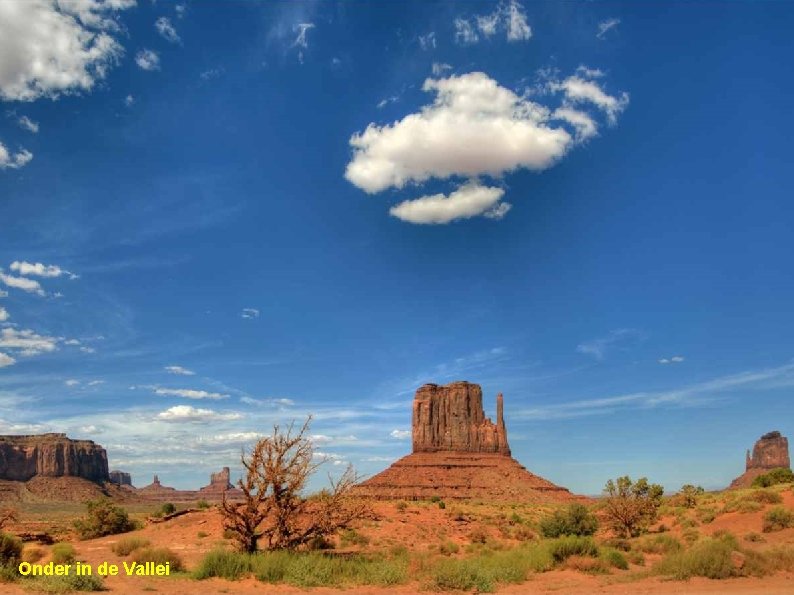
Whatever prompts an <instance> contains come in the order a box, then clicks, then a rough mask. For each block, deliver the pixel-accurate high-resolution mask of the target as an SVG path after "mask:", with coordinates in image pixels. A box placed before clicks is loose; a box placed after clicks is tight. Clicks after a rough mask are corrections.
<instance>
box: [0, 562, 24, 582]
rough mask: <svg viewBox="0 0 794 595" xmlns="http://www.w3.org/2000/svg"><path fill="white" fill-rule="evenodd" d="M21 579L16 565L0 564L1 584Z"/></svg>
mask: <svg viewBox="0 0 794 595" xmlns="http://www.w3.org/2000/svg"><path fill="white" fill-rule="evenodd" d="M19 579H20V576H19V571H18V570H17V568H16V566H0V584H2V583H15V582H17V581H18V580H19Z"/></svg>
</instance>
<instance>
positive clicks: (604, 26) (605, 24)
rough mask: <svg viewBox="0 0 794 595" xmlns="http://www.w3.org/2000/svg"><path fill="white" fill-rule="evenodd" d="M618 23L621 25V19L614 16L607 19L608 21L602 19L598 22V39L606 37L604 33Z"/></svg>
mask: <svg viewBox="0 0 794 595" xmlns="http://www.w3.org/2000/svg"><path fill="white" fill-rule="evenodd" d="M618 25H620V19H614V18H613V19H607V20H606V21H601V22H600V23H598V33H596V37H598V39H604V35H606V34H607V32H608V31H610V30H612V29H614V28H615V27H617V26H618Z"/></svg>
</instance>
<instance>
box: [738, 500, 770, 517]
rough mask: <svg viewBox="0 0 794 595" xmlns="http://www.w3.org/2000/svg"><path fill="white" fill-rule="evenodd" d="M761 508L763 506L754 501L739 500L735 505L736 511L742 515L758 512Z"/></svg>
mask: <svg viewBox="0 0 794 595" xmlns="http://www.w3.org/2000/svg"><path fill="white" fill-rule="evenodd" d="M762 508H763V505H762V504H761V503H760V502H756V501H755V500H741V501H740V502H739V503H738V504H737V505H736V511H737V512H740V513H742V514H748V513H751V512H758V511H759V510H761V509H762Z"/></svg>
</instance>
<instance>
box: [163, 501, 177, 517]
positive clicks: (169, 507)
mask: <svg viewBox="0 0 794 595" xmlns="http://www.w3.org/2000/svg"><path fill="white" fill-rule="evenodd" d="M160 512H161V513H162V514H163V515H166V514H173V513H175V512H176V505H174V504H173V503H171V502H166V503H165V504H163V505H162V506H161V507H160Z"/></svg>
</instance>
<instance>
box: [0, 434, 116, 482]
mask: <svg viewBox="0 0 794 595" xmlns="http://www.w3.org/2000/svg"><path fill="white" fill-rule="evenodd" d="M36 476H44V477H81V478H83V479H88V480H90V481H94V482H103V481H108V479H109V475H108V458H107V453H106V452H105V449H104V448H102V447H101V446H99V445H98V444H96V443H94V442H93V441H91V440H71V439H69V438H67V437H66V434H40V435H34V436H0V479H9V480H13V481H28V480H29V479H32V478H33V477H36Z"/></svg>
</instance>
